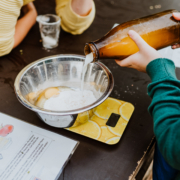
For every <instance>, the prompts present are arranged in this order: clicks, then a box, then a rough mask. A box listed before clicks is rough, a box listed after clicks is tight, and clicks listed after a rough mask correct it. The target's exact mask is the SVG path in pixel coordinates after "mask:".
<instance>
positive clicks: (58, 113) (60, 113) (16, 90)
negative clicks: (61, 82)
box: [14, 54, 114, 116]
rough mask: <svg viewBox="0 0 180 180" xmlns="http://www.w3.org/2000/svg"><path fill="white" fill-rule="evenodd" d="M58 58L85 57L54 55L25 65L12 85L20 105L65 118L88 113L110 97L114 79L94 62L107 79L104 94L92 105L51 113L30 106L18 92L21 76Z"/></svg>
mask: <svg viewBox="0 0 180 180" xmlns="http://www.w3.org/2000/svg"><path fill="white" fill-rule="evenodd" d="M58 57H67V58H68V57H73V58H81V59H83V60H84V59H85V56H83V55H77V54H59V55H54V56H48V57H45V58H41V59H39V60H36V61H34V62H32V63H30V64H29V65H27V66H26V67H24V68H23V69H22V70H21V71H20V72H19V74H18V75H17V77H16V79H15V83H14V91H15V94H16V96H17V99H18V100H19V101H20V103H21V104H23V105H24V106H25V107H27V108H28V109H30V110H32V111H35V112H37V113H44V114H49V115H56V116H59V115H61V116H65V115H73V114H79V113H82V112H85V111H88V110H90V109H93V108H95V107H96V106H98V105H100V104H101V103H103V102H104V101H105V100H106V99H107V98H108V97H109V95H110V93H111V92H112V90H113V87H114V78H113V75H112V73H111V71H110V70H109V69H108V68H107V67H106V66H105V65H104V64H103V63H101V62H95V63H96V64H98V65H99V66H100V67H101V68H102V69H103V70H104V72H105V73H106V75H107V77H108V88H107V89H106V91H105V92H104V94H103V95H102V96H101V97H100V98H99V99H98V100H97V101H95V102H94V103H93V104H91V105H88V106H85V107H83V108H79V109H74V110H71V111H52V110H47V109H44V108H39V107H37V106H35V105H33V104H31V103H30V102H29V101H27V100H26V99H25V98H24V97H23V95H22V94H21V92H20V87H19V85H20V81H21V79H22V77H23V75H24V74H25V73H26V72H27V71H28V70H29V69H30V68H32V67H33V66H35V65H37V64H39V63H41V62H44V61H46V60H49V59H53V58H58Z"/></svg>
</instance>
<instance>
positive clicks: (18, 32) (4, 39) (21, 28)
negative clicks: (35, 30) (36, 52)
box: [0, 0, 37, 56]
mask: <svg viewBox="0 0 180 180" xmlns="http://www.w3.org/2000/svg"><path fill="white" fill-rule="evenodd" d="M31 1H32V0H13V1H7V0H0V17H1V18H0V56H3V55H6V54H8V53H9V52H10V51H11V50H12V49H13V48H15V47H16V46H18V45H19V44H20V43H21V41H22V40H23V39H24V38H25V36H26V35H27V33H28V32H29V30H30V29H31V27H32V26H33V25H34V23H35V22H36V17H37V12H36V9H35V7H34V5H33V3H32V2H31ZM21 8H22V11H23V13H24V16H23V17H22V18H20V19H19V20H18V17H19V15H20V11H21Z"/></svg>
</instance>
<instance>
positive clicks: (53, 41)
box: [43, 36, 57, 48]
mask: <svg viewBox="0 0 180 180" xmlns="http://www.w3.org/2000/svg"><path fill="white" fill-rule="evenodd" d="M43 44H44V46H46V47H47V48H48V47H49V48H50V47H52V46H55V45H56V44H57V40H56V39H54V38H52V37H49V36H43Z"/></svg>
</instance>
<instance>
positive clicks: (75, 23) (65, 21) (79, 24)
mask: <svg viewBox="0 0 180 180" xmlns="http://www.w3.org/2000/svg"><path fill="white" fill-rule="evenodd" d="M56 2H57V8H56V13H57V14H58V15H59V16H60V17H61V20H62V21H61V27H62V29H63V30H64V31H66V32H69V33H71V34H74V35H75V34H81V33H83V32H84V31H85V30H86V29H87V28H88V27H89V26H90V25H91V23H92V22H93V20H94V17H95V4H94V2H93V6H92V9H91V12H90V13H89V14H88V15H87V16H80V15H78V14H76V13H75V12H74V11H73V10H72V7H71V0H69V1H68V2H67V4H66V5H64V6H59V5H58V3H59V1H58V0H56Z"/></svg>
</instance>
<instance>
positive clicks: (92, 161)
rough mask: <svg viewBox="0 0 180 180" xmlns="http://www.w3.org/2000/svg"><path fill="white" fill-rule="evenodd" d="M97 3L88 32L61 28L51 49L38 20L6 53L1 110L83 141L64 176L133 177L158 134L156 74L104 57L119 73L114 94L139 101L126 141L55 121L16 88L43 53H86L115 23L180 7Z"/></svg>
mask: <svg viewBox="0 0 180 180" xmlns="http://www.w3.org/2000/svg"><path fill="white" fill-rule="evenodd" d="M95 5H96V17H95V20H94V22H93V24H92V25H91V26H90V28H89V29H88V30H87V31H85V32H84V33H83V34H82V35H77V36H73V35H71V34H68V33H66V32H64V31H63V30H61V32H60V40H59V46H58V47H57V48H55V49H53V50H50V51H47V50H44V49H43V48H42V43H41V42H40V39H41V38H40V33H39V27H38V24H37V23H36V25H35V26H34V27H33V28H32V29H31V31H30V32H29V34H28V35H27V37H26V38H25V39H24V41H23V42H22V43H21V45H20V46H18V47H17V48H16V49H14V50H13V51H12V52H11V53H10V54H9V55H7V56H4V57H1V58H0V102H1V103H0V111H1V112H3V113H6V114H8V115H11V116H14V117H17V118H19V119H22V120H24V121H26V122H29V123H32V124H34V125H37V126H39V127H42V128H45V129H48V130H50V131H53V132H56V133H58V134H61V135H64V136H66V137H69V138H73V139H75V140H78V141H79V142H80V145H79V147H78V148H77V150H76V152H75V153H74V155H73V157H72V159H71V160H70V161H69V163H68V164H67V166H66V167H65V169H64V171H63V173H62V175H61V176H60V178H59V180H127V179H128V178H129V176H130V175H131V173H132V172H133V171H134V170H135V168H136V166H137V162H138V161H139V160H140V159H141V157H142V156H143V154H144V151H146V149H147V147H148V145H149V144H150V141H151V139H152V138H153V136H154V135H153V123H152V118H151V116H150V115H149V113H148V111H147V108H148V106H149V104H150V102H151V99H150V98H149V97H148V95H147V85H148V84H149V83H150V79H149V77H148V76H147V75H146V74H144V73H140V72H138V71H136V70H133V69H127V68H121V67H119V66H118V65H116V63H115V62H114V60H103V61H102V62H103V63H104V64H105V65H106V66H108V67H109V69H110V70H111V71H112V73H113V76H114V79H115V86H114V90H113V92H112V94H111V95H110V96H111V97H114V98H117V99H121V100H124V101H128V102H131V103H132V104H133V105H134V106H135V111H134V114H133V116H132V118H131V120H130V121H129V123H128V126H127V128H126V130H125V132H124V134H123V136H122V138H121V140H120V142H119V143H118V144H116V145H112V146H109V145H106V144H103V143H100V142H98V141H95V140H92V139H89V138H86V137H83V136H81V135H78V134H74V133H72V132H69V131H66V130H64V129H58V128H53V127H50V126H48V125H46V124H45V123H43V122H42V121H41V120H40V119H39V118H38V117H37V115H36V114H35V113H34V112H32V111H30V110H29V109H27V108H25V107H24V106H22V105H21V104H20V103H19V102H18V100H17V99H16V96H15V93H14V89H13V84H14V80H15V78H16V76H17V74H18V73H19V71H20V70H21V69H22V68H23V67H24V66H26V65H27V64H29V63H31V62H33V61H35V60H37V59H40V58H42V57H46V56H51V55H55V54H81V55H83V49H84V44H85V43H86V42H89V41H93V40H96V39H98V38H101V37H102V36H103V35H104V34H106V33H107V32H108V31H109V30H110V29H111V28H112V26H113V25H114V23H123V22H125V21H128V20H132V19H135V18H140V17H143V16H146V15H150V14H153V13H156V12H160V11H163V10H167V9H173V8H174V9H177V10H180V1H179V0H166V1H163V0H151V1H149V0H135V1H134V0H95ZM157 5H158V6H157ZM35 6H36V8H37V11H38V14H47V13H55V0H36V1H35ZM21 50H23V53H22V55H21V52H20V51H21ZM178 70H179V69H178ZM178 72H179V71H178ZM178 77H180V74H179V75H178ZM57 158H58V157H57Z"/></svg>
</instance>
